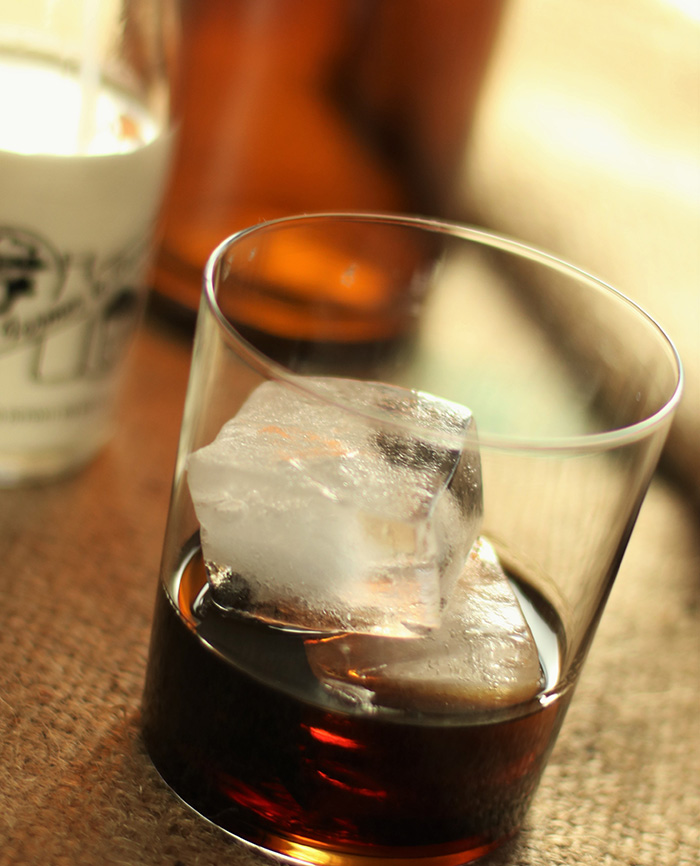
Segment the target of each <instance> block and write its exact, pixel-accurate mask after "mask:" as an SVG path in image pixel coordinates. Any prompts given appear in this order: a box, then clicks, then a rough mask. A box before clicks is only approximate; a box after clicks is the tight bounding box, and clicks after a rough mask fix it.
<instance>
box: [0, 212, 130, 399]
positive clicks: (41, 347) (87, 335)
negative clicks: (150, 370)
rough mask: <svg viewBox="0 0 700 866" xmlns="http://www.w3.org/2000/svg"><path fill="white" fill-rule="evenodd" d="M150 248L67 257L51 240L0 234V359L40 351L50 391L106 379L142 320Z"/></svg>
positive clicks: (34, 371)
mask: <svg viewBox="0 0 700 866" xmlns="http://www.w3.org/2000/svg"><path fill="white" fill-rule="evenodd" d="M146 254H147V244H146V243H145V241H144V240H143V238H140V239H139V240H138V241H136V242H134V243H132V244H130V245H127V246H126V247H125V248H124V249H122V250H119V251H118V252H116V253H114V254H111V255H108V256H104V255H102V256H98V255H96V254H90V253H87V254H81V255H74V254H61V253H59V252H58V251H57V250H56V249H55V247H54V246H53V245H52V244H51V242H50V241H49V240H47V239H46V238H43V237H41V236H39V235H38V234H36V233H35V232H31V231H27V230H25V229H21V228H12V227H9V228H8V227H0V356H2V355H6V354H8V353H11V352H13V351H16V350H18V349H26V348H28V347H30V346H32V345H33V346H34V348H35V350H36V351H35V353H34V357H33V362H32V364H31V378H32V379H33V380H34V381H35V382H41V383H46V384H51V383H58V382H70V381H76V380H79V379H83V378H86V377H89V378H93V377H94V378H96V377H100V376H103V375H105V374H107V373H108V372H109V371H110V370H111V369H112V368H113V367H114V365H115V364H116V363H117V362H118V361H119V359H120V358H121V357H122V355H123V353H124V351H125V350H126V347H127V345H128V342H129V337H130V336H131V333H132V331H133V329H134V327H135V325H136V323H137V321H138V314H139V310H140V298H141V295H142V293H141V292H139V291H138V289H137V286H138V285H139V283H140V281H141V279H142V274H143V268H144V263H145V258H146Z"/></svg>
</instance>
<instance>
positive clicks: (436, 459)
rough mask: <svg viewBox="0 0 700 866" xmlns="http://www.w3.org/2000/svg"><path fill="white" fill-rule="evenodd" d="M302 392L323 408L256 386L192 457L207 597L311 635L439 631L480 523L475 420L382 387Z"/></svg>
mask: <svg viewBox="0 0 700 866" xmlns="http://www.w3.org/2000/svg"><path fill="white" fill-rule="evenodd" d="M304 386H305V388H306V390H307V392H308V390H309V389H310V390H312V391H313V393H314V394H315V395H317V396H318V398H316V397H314V396H311V395H309V394H308V393H305V392H303V391H301V390H297V389H296V388H292V387H290V386H289V385H285V384H279V383H276V382H266V383H264V384H263V385H261V386H259V387H258V388H257V389H256V390H255V391H254V392H253V393H252V394H251V395H250V397H249V398H248V400H247V401H246V403H245V404H244V405H243V406H242V407H241V409H240V411H239V412H238V414H237V415H236V416H235V417H234V418H232V419H231V420H230V421H228V422H227V423H226V424H225V425H224V427H223V428H222V430H221V431H220V433H219V435H218V436H217V437H216V439H215V440H214V442H212V443H211V444H210V445H207V446H206V447H204V448H202V449H200V450H199V451H197V452H195V453H194V454H192V455H191V456H190V458H189V461H188V466H187V472H188V482H189V486H190V492H191V495H192V500H193V503H194V507H195V510H196V513H197V518H198V520H199V522H200V526H201V540H202V550H203V554H204V559H205V562H206V564H207V570H208V575H209V581H210V585H211V588H212V595H213V596H214V599H215V600H216V601H217V602H218V603H219V604H220V605H221V606H223V607H230V608H233V609H235V610H237V611H238V612H240V613H247V614H249V615H251V616H256V617H258V618H261V619H264V620H266V621H268V622H272V623H278V624H283V625H287V626H293V627H298V628H306V629H312V630H318V631H336V632H337V631H342V632H361V633H368V634H379V635H392V636H403V637H415V636H416V634H422V633H425V630H427V629H431V628H435V627H437V626H438V625H439V623H440V618H441V612H442V609H443V607H444V605H445V601H446V599H447V598H448V597H449V594H450V591H451V588H452V586H453V584H454V582H455V581H456V579H457V577H458V575H459V573H460V571H461V569H462V566H463V564H464V561H465V559H466V557H467V555H468V553H469V550H470V548H471V546H472V544H473V542H474V540H475V538H476V536H477V535H478V532H479V527H480V523H481V514H482V497H481V466H480V460H479V454H478V449H477V445H476V433H475V427H474V421H473V418H472V415H471V413H470V412H469V410H468V409H466V408H464V407H462V406H458V405H457V404H454V403H449V402H447V401H443V400H439V399H437V398H435V397H432V396H430V395H428V394H423V393H420V392H416V391H408V390H405V389H402V388H397V387H393V386H389V385H383V384H379V383H368V382H359V381H354V380H349V379H331V378H307V379H305V380H304ZM348 409H350V410H352V411H348ZM362 413H365V414H362ZM409 429H410V433H409V432H407V431H408V430H409Z"/></svg>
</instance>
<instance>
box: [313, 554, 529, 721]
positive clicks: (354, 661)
mask: <svg viewBox="0 0 700 866" xmlns="http://www.w3.org/2000/svg"><path fill="white" fill-rule="evenodd" d="M306 651H307V657H308V659H309V663H310V665H311V668H312V670H313V672H314V673H315V675H316V676H317V678H318V679H320V680H321V682H323V683H324V684H326V685H327V687H328V688H329V689H330V691H331V692H334V693H335V694H336V695H339V696H341V697H344V698H345V699H349V700H352V701H354V702H357V703H360V704H364V705H365V706H367V707H371V706H372V705H374V706H384V707H392V708H401V709H405V710H411V711H419V712H426V711H427V712H447V711H452V710H458V709H462V708H465V707H493V706H503V705H507V704H514V703H518V702H520V701H524V700H527V699H528V698H532V697H534V696H535V695H536V694H537V693H538V691H540V689H541V688H542V684H543V672H542V668H541V665H540V660H539V653H538V650H537V646H536V644H535V641H534V638H533V636H532V633H531V632H530V627H529V626H528V624H527V621H526V619H525V617H524V615H523V612H522V610H521V608H520V604H519V602H518V600H517V598H516V596H515V593H514V592H513V589H512V587H511V585H510V583H509V582H508V578H507V577H506V575H505V573H504V572H503V570H502V568H501V566H500V564H499V562H498V558H497V556H496V553H495V552H494V550H493V548H492V546H491V545H490V544H489V543H488V541H486V540H485V539H483V538H480V539H478V540H477V542H476V543H475V544H474V547H473V548H472V551H471V553H470V555H469V559H468V561H467V564H466V566H465V568H464V571H463V572H462V574H461V575H460V578H459V580H458V581H457V584H456V586H455V589H454V591H453V593H452V598H451V599H450V603H449V605H448V607H447V609H446V611H445V613H444V615H443V622H442V625H441V627H440V628H439V629H436V630H435V631H433V632H431V633H430V634H429V635H427V636H425V637H422V638H419V639H418V640H414V641H403V640H402V641H399V640H396V639H392V638H384V637H374V636H368V635H357V634H347V635H337V636H333V637H325V638H320V639H315V640H307V641H306Z"/></svg>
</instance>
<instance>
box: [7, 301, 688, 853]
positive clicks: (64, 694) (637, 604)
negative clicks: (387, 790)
mask: <svg viewBox="0 0 700 866" xmlns="http://www.w3.org/2000/svg"><path fill="white" fill-rule="evenodd" d="M189 351H190V342H189V337H188V335H186V334H183V333H179V332H177V331H176V330H174V329H172V328H170V327H169V326H165V325H164V324H163V323H162V322H161V321H159V320H157V319H155V318H154V317H152V316H151V317H149V319H148V320H147V322H146V325H145V327H144V329H143V330H142V332H141V333H140V335H139V336H138V338H137V342H136V345H135V348H134V352H133V353H132V365H131V369H130V373H129V377H128V381H127V386H126V389H125V394H124V400H123V405H122V409H121V413H120V420H119V427H118V431H117V434H116V436H115V438H114V440H113V442H112V443H111V445H110V446H109V447H108V448H107V449H106V450H105V451H104V452H103V453H102V454H101V455H100V456H99V457H98V458H97V459H96V460H95V461H94V462H93V463H92V464H91V465H90V466H89V467H87V469H85V470H84V471H83V472H81V473H80V474H78V475H76V476H75V477H73V478H70V479H67V480H63V481H61V482H58V483H55V484H51V485H47V486H45V487H37V488H32V489H18V490H6V491H2V492H0V562H1V563H2V566H1V567H0V609H1V610H2V616H3V626H2V629H1V630H0V773H1V774H2V775H1V778H2V784H0V864H3V866H4V864H13V866H14V864H23V866H45V864H61V866H62V864H71V866H88V864H90V866H92V864H123V866H166V864H167V866H214V864H216V866H219V864H226V863H236V864H238V863H241V864H242V863H256V864H257V863H262V862H264V861H263V859H262V858H261V857H260V855H258V854H257V853H252V852H250V851H249V850H247V849H245V848H243V847H241V846H239V845H238V844H237V843H234V842H232V841H230V840H229V839H227V838H224V837H223V835H222V834H221V833H220V832H219V831H217V830H216V829H214V828H212V827H210V826H209V825H207V824H205V823H204V822H203V821H202V820H200V819H198V818H197V817H196V816H194V815H193V814H192V813H191V812H190V811H189V810H188V808H187V807H185V806H184V805H183V804H182V803H181V802H180V801H179V800H178V799H177V798H176V797H175V796H174V795H173V794H172V793H171V792H170V790H169V789H167V788H166V786H165V785H164V784H163V782H162V781H161V780H160V778H159V776H158V775H157V773H156V772H155V770H154V769H153V767H152V765H151V764H150V762H149V759H148V757H147V755H146V753H145V751H144V748H143V745H142V742H141V738H140V733H139V701H140V694H141V689H142V682H143V676H144V669H145V663H146V655H147V649H148V639H149V628H150V619H151V610H152V603H153V599H154V592H155V586H156V580H157V570H158V563H159V557H160V549H161V543H162V537H163V531H164V526H165V519H166V511H167V507H168V498H169V487H170V481H171V474H172V467H173V462H174V456H175V448H176V442H177V435H178V428H179V423H180V414H181V410H182V404H183V399H184V389H185V383H186V378H187V372H188V365H189ZM699 564H700V538H699V537H698V517H697V514H696V513H695V512H694V511H693V509H692V508H691V507H690V506H689V505H688V503H687V502H686V500H684V498H683V496H682V495H681V494H680V493H679V492H678V491H676V490H675V489H674V488H673V487H672V486H670V485H669V484H668V483H667V482H666V481H665V480H664V479H663V478H658V479H656V480H655V481H654V483H653V485H652V489H651V491H650V493H649V496H648V498H647V500H646V503H645V505H644V507H643V509H642V513H641V516H640V519H639V524H638V527H637V530H636V532H635V534H634V536H633V540H632V543H631V546H630V548H629V551H628V554H627V557H626V559H625V561H624V564H623V567H622V570H621V573H620V575H619V578H618V582H617V584H616V586H615V588H614V590H613V593H612V597H611V599H610V601H609V604H608V608H607V611H606V614H605V616H604V618H603V623H602V626H601V628H600V630H599V634H598V636H597V638H596V641H595V643H594V648H593V651H592V653H591V656H590V658H589V661H588V664H587V667H586V669H585V670H584V675H583V679H582V682H581V684H580V687H579V690H578V692H577V695H576V696H575V698H574V701H573V704H572V706H571V709H570V711H569V715H568V717H567V720H566V722H565V725H564V729H563V732H562V734H561V736H560V739H559V742H558V744H557V746H556V748H555V751H554V754H553V756H552V759H551V763H550V766H549V768H548V770H547V772H546V774H545V777H544V781H543V783H542V786H541V788H540V790H539V792H538V794H537V797H536V800H535V804H534V808H533V810H532V812H531V814H530V818H529V820H528V823H527V826H526V828H525V830H524V831H523V833H522V834H521V835H520V836H519V837H518V839H517V840H516V842H515V843H514V844H513V845H511V846H510V847H509V848H508V849H507V850H506V851H505V852H502V853H501V854H498V855H496V856H493V857H491V858H490V859H488V860H486V861H485V862H486V863H488V864H489V866H491V864H498V866H505V864H515V866H556V864H566V866H574V864H575V866H589V864H590V866H593V864H595V866H599V864H625V866H627V864H629V866H632V864H634V866H666V864H668V866H675V864H679V866H680V864H687V866H691V864H695V863H697V862H698V856H699V855H700V827H699V825H698V820H697V816H698V814H700V751H699V749H698V717H700V693H699V690H698V683H699V676H700V627H699V626H700V579H699V577H698V572H699V570H700V569H699V568H698V565H699Z"/></svg>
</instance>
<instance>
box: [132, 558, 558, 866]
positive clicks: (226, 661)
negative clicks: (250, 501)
mask: <svg viewBox="0 0 700 866" xmlns="http://www.w3.org/2000/svg"><path fill="white" fill-rule="evenodd" d="M203 584H204V569H203V564H202V559H201V554H200V553H199V552H198V551H197V552H196V553H195V554H194V556H193V558H192V559H191V560H190V562H189V564H187V565H186V567H185V569H184V571H183V574H182V578H181V580H179V582H178V583H176V585H175V587H174V597H175V603H176V604H177V605H178V607H179V612H178V611H177V610H176V607H175V605H174V603H173V602H172V601H171V600H170V597H169V596H168V594H167V593H166V591H165V590H164V588H163V587H160V588H159V592H158V598H157V604H156V613H155V622H154V628H153V639H152V646H151V656H150V663H149V670H148V676H147V681H146V689H145V696H144V704H143V722H144V735H145V740H146V744H147V747H148V750H149V752H150V754H151V757H152V758H153V761H154V763H155V765H156V767H157V768H158V770H159V771H160V773H161V774H162V776H163V778H164V779H165V780H166V781H167V782H168V783H169V784H170V785H171V786H172V787H173V788H174V789H175V791H176V792H177V793H178V794H179V795H180V796H181V797H182V798H183V799H184V800H186V801H187V802H188V803H189V804H190V805H192V806H193V807H194V808H195V809H196V810H197V811H199V812H200V813H201V814H203V815H205V816H206V817H208V818H210V819H211V820H212V821H214V822H216V823H217V824H219V825H220V826H222V827H223V828H224V829H226V830H229V831H231V832H232V833H234V834H235V835H236V836H239V837H241V838H243V839H246V840H248V841H251V842H253V843H256V844H258V845H261V846H263V847H266V848H269V849H271V850H274V851H278V852H281V853H283V854H287V855H289V856H293V857H297V858H299V859H303V860H307V861H309V862H315V863H335V864H341V863H342V864H349V863H355V862H356V863H359V862H365V863H366V862H368V859H367V858H369V860H371V859H372V858H375V859H376V860H380V859H381V860H383V861H384V862H391V861H392V860H393V861H394V862H396V861H399V860H400V861H401V862H406V861H410V860H413V859H421V860H423V861H424V862H425V863H429V864H441V866H453V864H457V863H464V862H467V861H468V860H470V859H473V858H474V857H476V856H479V855H480V854H483V853H485V852H486V851H488V850H491V849H492V848H494V847H496V846H497V845H498V844H500V843H502V842H503V841H505V840H506V839H507V838H509V837H510V836H512V835H513V834H514V833H515V832H516V831H517V829H518V828H519V826H520V824H521V823H522V820H523V817H524V815H525V812H526V810H527V808H528V806H529V803H530V800H531V798H532V795H533V793H534V791H535V788H536V786H537V784H538V782H539V778H540V775H541V772H542V770H543V767H544V764H545V762H546V759H547V757H548V755H549V752H550V750H551V747H552V745H553V743H554V740H555V738H556V734H557V732H558V730H559V727H560V725H561V722H562V719H563V715H564V712H565V709H566V706H567V704H568V701H569V697H570V695H568V694H567V695H565V696H563V697H559V698H555V699H552V700H551V701H549V702H545V703H546V706H544V705H543V704H541V703H539V702H534V703H533V704H531V705H529V707H528V708H525V709H524V711H523V712H521V714H520V715H514V714H513V712H512V711H510V712H508V711H506V712H503V711H500V713H499V712H497V711H494V712H484V711H483V710H482V711H480V713H479V714H478V715H472V716H470V715H462V716H458V715H454V716H452V715H440V716H425V715H417V714H414V715H410V714H407V713H402V712H399V711H395V710H394V711H382V710H380V711H378V712H376V713H374V714H370V715H367V714H363V713H362V712H361V711H353V710H352V709H349V708H348V707H347V705H344V704H342V703H341V702H340V700H339V699H334V698H333V697H332V695H329V693H328V692H326V691H324V689H323V688H322V687H321V685H320V684H319V682H318V681H317V680H316V679H315V678H314V677H313V675H312V674H311V671H310V669H309V667H308V664H307V662H306V654H305V650H304V646H303V637H302V636H301V635H300V634H299V633H294V632H285V631H282V630H279V629H271V628H269V627H267V626H264V625H259V624H256V623H252V622H244V621H242V620H239V619H235V620H231V619H228V618H225V617H223V616H221V615H220V614H218V613H213V612H211V611H210V612H209V613H207V614H203V615H202V616H201V619H200V618H199V617H197V616H195V614H194V613H193V604H194V602H195V599H196V597H197V595H198V594H199V592H200V590H201V588H202V586H203ZM520 588H521V591H522V590H523V587H520ZM526 594H527V596H528V598H529V601H530V603H531V605H532V610H533V611H535V610H538V615H539V617H540V619H539V623H540V625H539V628H540V629H541V628H546V629H548V630H549V634H550V636H554V635H555V632H556V629H555V623H554V621H553V620H552V619H551V617H550V611H549V609H545V607H544V606H543V605H544V603H543V602H542V601H541V600H540V599H538V598H537V597H535V596H534V595H533V594H532V593H526ZM555 641H556V638H555ZM212 647H216V649H213V648H212ZM543 663H544V664H545V666H546V664H547V661H546V659H543Z"/></svg>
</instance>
